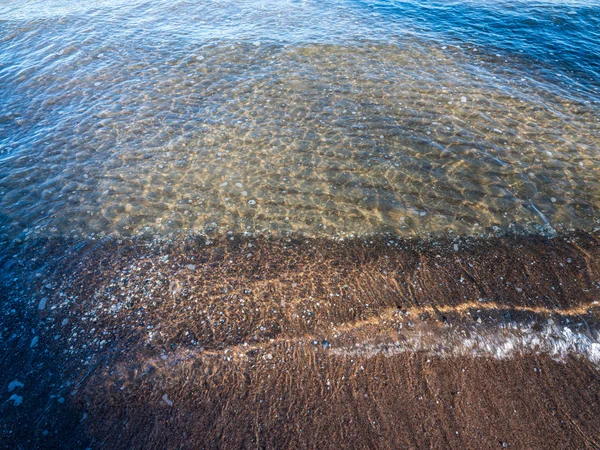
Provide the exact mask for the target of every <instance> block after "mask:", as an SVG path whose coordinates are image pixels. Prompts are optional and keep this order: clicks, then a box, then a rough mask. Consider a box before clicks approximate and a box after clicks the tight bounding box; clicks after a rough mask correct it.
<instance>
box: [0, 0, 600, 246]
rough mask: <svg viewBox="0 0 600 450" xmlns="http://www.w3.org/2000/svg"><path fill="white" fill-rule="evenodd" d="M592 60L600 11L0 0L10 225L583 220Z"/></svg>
mask: <svg viewBox="0 0 600 450" xmlns="http://www.w3.org/2000/svg"><path fill="white" fill-rule="evenodd" d="M599 54H600V2H597V1H569V2H558V1H556V2H554V1H551V2H535V1H487V0H481V1H447V2H444V1H405V2H401V1H375V0H372V1H366V0H332V1H275V0H271V1H257V0H246V1H242V0H238V1H175V2H172V1H164V0H161V1H152V2H149V1H141V0H137V1H131V2H126V1H123V0H102V1H99V2H93V3H90V2H79V1H55V0H48V1H12V2H2V3H0V217H1V218H2V219H1V220H0V225H1V226H2V230H3V232H4V233H7V234H9V235H16V234H17V235H18V234H19V233H32V232H33V231H32V230H37V232H38V233H50V230H55V231H53V232H54V233H58V234H65V233H70V234H77V235H81V236H85V235H90V234H96V233H112V232H119V233H121V232H123V233H138V232H142V230H149V229H150V230H152V231H153V232H157V233H163V232H165V233H166V232H178V231H184V232H188V231H203V230H205V229H207V228H210V229H219V230H222V231H223V232H225V231H231V230H233V231H242V230H252V229H263V230H265V229H267V230H272V231H276V230H279V231H281V230H284V231H300V232H306V233H309V234H314V233H317V234H319V233H322V232H324V233H325V234H333V235H346V234H355V233H358V234H361V233H378V232H382V231H386V232H387V231H392V232H397V233H400V234H403V233H406V234H419V233H421V232H422V231H427V232H435V231H440V230H442V231H447V230H453V231H455V232H457V233H468V234H470V233H475V234H478V233H480V232H483V230H490V229H496V228H499V229H507V228H508V227H510V226H514V225H518V226H520V227H521V226H523V227H526V228H527V227H530V228H531V226H533V228H535V227H538V228H539V227H543V228H545V229H572V228H583V229H592V228H594V227H596V226H597V224H598V219H599V217H600V215H599V214H598V209H599V208H600V184H599V183H598V179H599V177H598V170H599V168H600V158H599V155H598V150H599V143H600V133H599V125H598V123H599V122H598V117H599V116H600V114H599V105H600V103H599V102H600V58H599V57H598V55H599ZM358 108H360V109H361V110H362V112H361V111H357V110H356V109H358ZM238 185H239V186H241V187H239V186H238ZM236 189H237V190H236ZM238 191H239V192H238ZM167 224H171V225H167ZM40 230H41V231H40Z"/></svg>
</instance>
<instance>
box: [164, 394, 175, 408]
mask: <svg viewBox="0 0 600 450" xmlns="http://www.w3.org/2000/svg"><path fill="white" fill-rule="evenodd" d="M162 399H163V402H165V403H166V404H167V405H169V406H173V400H170V399H169V396H168V395H167V394H163V396H162Z"/></svg>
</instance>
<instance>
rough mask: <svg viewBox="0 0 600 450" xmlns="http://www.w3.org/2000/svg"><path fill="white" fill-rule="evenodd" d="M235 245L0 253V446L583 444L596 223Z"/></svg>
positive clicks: (596, 369) (596, 341) (590, 408)
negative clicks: (5, 386) (2, 389)
mask: <svg viewBox="0 0 600 450" xmlns="http://www.w3.org/2000/svg"><path fill="white" fill-rule="evenodd" d="M232 238H233V240H231V239H221V240H219V241H217V242H213V243H212V244H210V245H208V246H207V245H206V242H205V240H204V239H198V238H187V239H185V240H178V241H176V242H166V241H165V242H151V241H147V240H140V239H134V240H130V239H123V240H114V239H105V240H104V241H101V242H99V241H88V242H80V243H78V245H75V246H74V245H73V242H68V241H67V242H65V241H63V240H50V241H44V240H42V241H39V242H37V246H36V247H35V248H31V247H29V246H28V247H26V248H25V247H23V246H16V247H15V248H14V249H13V250H10V252H8V253H7V254H5V255H3V256H2V257H0V265H1V266H0V267H1V268H2V269H3V270H2V272H0V287H1V288H2V289H0V308H1V312H2V314H1V318H2V319H1V322H0V323H1V324H2V334H3V336H6V339H3V340H2V341H0V342H1V344H0V349H1V350H2V354H3V355H4V357H3V358H4V359H3V364H2V368H1V369H0V374H1V375H2V379H4V380H7V381H6V383H9V382H11V381H13V380H16V381H17V382H18V383H20V384H22V385H23V386H21V387H17V388H14V389H13V391H11V392H10V393H8V394H4V395H5V397H6V398H8V397H9V396H11V395H17V396H19V397H20V398H21V401H22V404H20V405H19V406H18V407H16V406H15V405H14V404H13V403H14V400H7V401H6V402H4V403H3V404H2V405H0V430H2V433H1V434H0V442H1V441H4V442H6V443H7V447H10V448H36V447H40V448H51V447H52V446H53V445H55V446H56V445H61V446H62V447H63V448H65V447H66V448H81V447H84V448H85V447H86V446H89V445H91V444H93V446H94V447H98V448H119V449H120V448H123V449H125V448H140V449H142V448H144V449H146V448H156V449H159V448H190V449H195V448H257V447H264V448H282V447H286V448H287V447H291V448H339V442H340V439H343V440H344V442H345V443H347V445H348V446H349V447H352V448H398V447H403V446H404V447H411V448H430V447H434V448H475V447H476V448H495V447H496V446H498V445H501V444H502V443H507V445H509V446H510V447H512V448H532V449H533V448H535V449H537V448H539V449H543V448H548V446H553V447H554V448H595V447H596V446H597V443H598V442H599V441H600V424H599V423H598V420H597V417H598V414H600V409H599V408H600V397H599V396H600V375H599V374H600V303H599V300H598V299H599V295H598V292H599V289H600V284H599V280H600V263H599V261H600V244H599V240H598V236H597V235H584V234H580V235H571V236H566V237H561V238H555V239H551V240H548V239H544V238H539V237H538V238H531V237H512V238H510V239H488V240H470V241H464V240H455V241H448V240H443V241H436V242H421V241H405V240H388V239H382V238H378V239H374V240H372V241H362V240H351V241H344V242H332V241H331V240H330V239H309V240H287V241H285V240H275V239H262V238H261V239H255V238H248V237H240V236H232ZM48 261H53V263H52V264H48ZM13 385H14V384H13ZM13 399H14V397H13ZM32 417H33V418H34V420H32V419H31V418H32ZM44 430H45V431H44Z"/></svg>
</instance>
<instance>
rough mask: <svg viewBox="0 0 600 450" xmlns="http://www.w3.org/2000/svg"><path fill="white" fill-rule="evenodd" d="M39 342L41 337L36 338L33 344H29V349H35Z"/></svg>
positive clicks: (32, 341)
mask: <svg viewBox="0 0 600 450" xmlns="http://www.w3.org/2000/svg"><path fill="white" fill-rule="evenodd" d="M39 340H40V338H39V337H37V336H34V337H33V339H32V340H31V344H29V348H33V347H35V346H36V345H37V344H38V342H39Z"/></svg>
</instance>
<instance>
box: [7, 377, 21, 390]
mask: <svg viewBox="0 0 600 450" xmlns="http://www.w3.org/2000/svg"><path fill="white" fill-rule="evenodd" d="M23 386H25V385H24V384H23V383H21V382H20V381H19V380H13V381H11V382H10V383H8V392H12V391H14V390H15V389H17V388H22V387H23Z"/></svg>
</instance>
